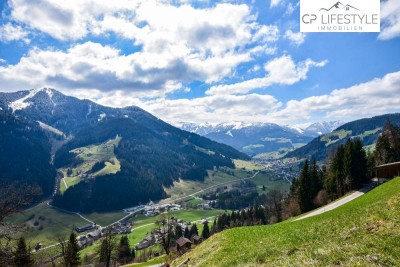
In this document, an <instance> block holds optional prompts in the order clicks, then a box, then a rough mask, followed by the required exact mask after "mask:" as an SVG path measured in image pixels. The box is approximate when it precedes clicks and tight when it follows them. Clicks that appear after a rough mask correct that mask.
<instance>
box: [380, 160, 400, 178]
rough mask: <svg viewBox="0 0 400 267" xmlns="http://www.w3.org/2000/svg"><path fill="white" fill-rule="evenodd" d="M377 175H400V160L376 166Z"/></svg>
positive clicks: (391, 176)
mask: <svg viewBox="0 0 400 267" xmlns="http://www.w3.org/2000/svg"><path fill="white" fill-rule="evenodd" d="M375 174H376V177H377V178H378V179H379V178H386V179H391V178H393V177H395V176H400V162H393V163H388V164H383V165H379V166H376V167H375Z"/></svg>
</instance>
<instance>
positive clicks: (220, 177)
mask: <svg viewBox="0 0 400 267" xmlns="http://www.w3.org/2000/svg"><path fill="white" fill-rule="evenodd" d="M232 172H233V173H234V174H235V176H233V175H231V173H227V172H224V171H221V170H218V171H208V177H207V178H206V179H205V180H204V181H203V182H200V181H191V180H179V181H175V182H174V184H173V187H170V188H164V190H165V191H166V192H167V194H168V195H169V196H170V197H169V198H167V199H164V200H163V201H161V202H171V201H173V200H174V199H177V198H179V197H183V196H186V195H190V194H192V193H194V192H197V191H200V190H202V189H205V188H208V187H210V186H214V185H217V184H221V183H227V182H230V181H233V180H237V179H241V178H244V177H248V176H250V174H247V173H246V172H243V171H240V170H232ZM197 196H199V197H200V196H201V194H199V195H197ZM188 199H190V198H188ZM186 200H187V199H186Z"/></svg>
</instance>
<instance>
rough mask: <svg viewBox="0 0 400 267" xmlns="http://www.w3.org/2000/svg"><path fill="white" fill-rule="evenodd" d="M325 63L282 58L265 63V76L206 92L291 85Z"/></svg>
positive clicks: (236, 92)
mask: <svg viewBox="0 0 400 267" xmlns="http://www.w3.org/2000/svg"><path fill="white" fill-rule="evenodd" d="M326 64H327V61H326V60H325V61H321V62H315V61H313V60H311V59H306V60H305V61H302V62H298V63H295V62H294V61H293V59H292V57H290V56H287V55H285V56H282V57H279V58H275V59H273V60H271V61H269V62H267V63H266V64H265V66H264V69H265V71H266V72H267V75H266V76H265V77H263V78H254V79H251V80H247V81H244V82H240V83H235V84H229V85H216V86H212V87H211V88H210V89H209V90H207V91H206V94H208V95H215V94H245V93H248V92H250V91H252V90H255V89H259V88H265V87H269V86H271V85H274V84H280V85H292V84H295V83H297V82H299V81H300V80H304V79H306V78H307V73H308V71H309V70H310V68H311V67H323V66H325V65H326Z"/></svg>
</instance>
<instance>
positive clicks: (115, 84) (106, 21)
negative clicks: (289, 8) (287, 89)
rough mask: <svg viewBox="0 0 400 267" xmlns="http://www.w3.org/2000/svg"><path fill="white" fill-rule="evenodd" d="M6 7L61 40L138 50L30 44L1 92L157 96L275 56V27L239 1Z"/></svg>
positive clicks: (42, 0)
mask: <svg viewBox="0 0 400 267" xmlns="http://www.w3.org/2000/svg"><path fill="white" fill-rule="evenodd" d="M9 8H10V19H11V20H13V21H15V22H17V23H18V24H20V25H24V26H26V27H28V28H29V29H32V30H34V31H39V32H42V33H45V34H48V35H50V36H52V37H53V38H56V39H59V40H61V41H65V42H67V41H68V42H71V41H74V40H80V39H82V38H85V37H91V36H92V35H95V36H96V35H99V36H107V35H108V34H110V33H112V34H116V35H118V36H119V37H122V38H125V39H127V40H131V41H132V44H134V45H135V46H136V47H137V48H138V51H136V52H134V53H132V54H127V55H125V54H122V52H121V51H119V50H118V49H115V48H113V47H110V46H107V45H101V44H97V43H93V42H85V43H81V44H74V45H72V46H71V48H69V49H67V50H66V51H58V50H54V49H53V50H44V49H40V48H33V49H32V50H31V51H29V53H28V54H27V55H26V56H24V57H22V58H21V60H20V62H18V63H16V64H15V65H9V66H7V67H2V68H0V81H1V82H3V85H5V87H6V88H8V90H12V89H21V86H23V87H22V88H26V87H41V86H52V87H56V88H59V89H65V90H67V89H98V90H100V91H107V90H133V91H136V92H141V91H147V93H148V92H149V91H154V92H155V91H157V90H159V91H160V94H161V95H162V94H163V93H165V92H171V91H174V90H178V89H180V88H181V87H182V85H183V84H185V83H190V82H193V81H201V82H205V83H214V82H218V81H221V80H222V79H224V78H226V77H228V76H230V75H232V74H233V73H234V71H235V69H236V67H237V66H238V65H240V64H242V63H245V62H250V61H252V60H254V59H255V58H256V57H259V56H262V55H265V54H273V53H275V51H276V48H274V45H272V44H273V43H275V42H276V41H277V40H278V39H279V30H278V28H277V26H271V25H261V24H259V23H258V22H257V21H256V20H257V17H256V15H255V14H253V13H252V12H251V10H250V8H249V7H248V6H247V5H245V4H240V5H239V4H230V3H222V4H217V5H213V6H211V7H207V8H199V7H197V8H195V7H193V6H191V5H188V4H177V2H176V1H175V2H174V4H173V5H172V4H171V3H170V2H169V1H164V0H135V1H131V0H118V1H92V0H71V1H61V0H35V1H28V0H10V1H9ZM10 25H11V24H10ZM18 27H19V26H18ZM18 29H19V30H22V28H18ZM0 36H1V35H0ZM4 36H5V35H4ZM7 36H12V35H7ZM14 36H15V37H13V38H14V39H17V38H23V37H24V36H22V35H19V36H18V35H16V34H15V35H14ZM7 38H10V37H7ZM86 53H87V55H86ZM32 75H34V77H32ZM18 87H19V88H18Z"/></svg>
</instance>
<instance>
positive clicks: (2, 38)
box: [0, 23, 30, 43]
mask: <svg viewBox="0 0 400 267" xmlns="http://www.w3.org/2000/svg"><path fill="white" fill-rule="evenodd" d="M27 36H28V32H27V31H26V30H24V29H23V28H22V27H21V26H19V25H13V24H11V23H7V24H4V25H1V26H0V42H4V43H8V42H11V41H17V40H22V41H23V42H25V43H29V41H30V40H29V39H28V37H27Z"/></svg>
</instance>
